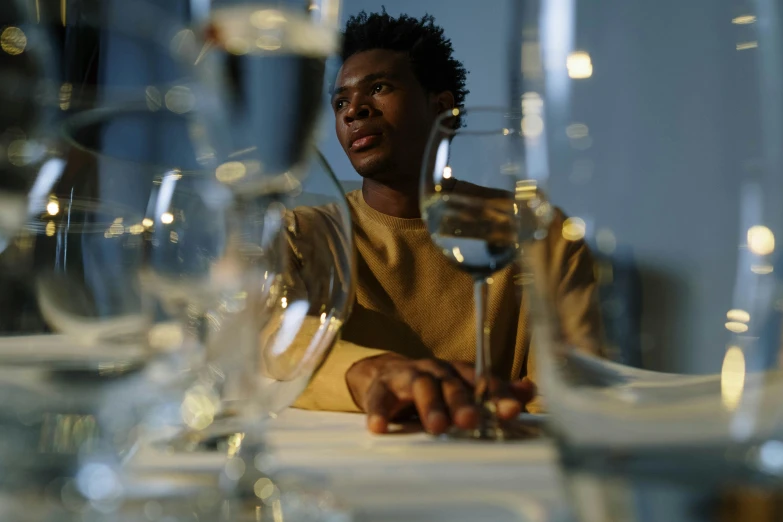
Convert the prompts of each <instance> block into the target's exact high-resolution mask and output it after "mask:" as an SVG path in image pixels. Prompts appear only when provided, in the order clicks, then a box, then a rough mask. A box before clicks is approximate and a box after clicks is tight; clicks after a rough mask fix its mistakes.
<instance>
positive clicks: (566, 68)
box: [511, 0, 783, 521]
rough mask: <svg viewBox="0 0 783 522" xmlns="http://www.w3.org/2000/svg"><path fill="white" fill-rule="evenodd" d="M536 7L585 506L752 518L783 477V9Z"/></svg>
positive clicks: (553, 238)
mask: <svg viewBox="0 0 783 522" xmlns="http://www.w3.org/2000/svg"><path fill="white" fill-rule="evenodd" d="M705 5H706V4H705ZM515 6H516V9H517V13H516V15H515V17H514V21H513V24H514V32H513V35H514V39H515V40H514V41H515V42H516V43H515V45H516V47H515V49H514V52H515V53H516V57H517V58H520V60H519V61H516V60H515V61H514V63H521V64H522V67H521V69H520V68H516V67H515V68H514V69H513V70H512V78H511V85H512V94H513V96H514V99H515V103H516V104H520V105H521V107H522V110H523V113H524V115H523V119H527V122H528V125H523V127H522V128H523V131H524V137H525V142H526V143H525V147H526V172H527V173H528V175H529V177H531V178H534V180H535V181H536V183H537V186H538V187H539V188H545V189H546V190H547V193H548V195H549V196H550V200H551V202H552V203H553V204H556V205H558V206H559V207H560V208H562V209H563V211H564V212H565V214H566V216H564V217H563V218H562V219H560V220H559V221H556V222H555V225H554V226H555V228H552V229H550V236H549V237H548V238H547V239H546V240H544V241H540V242H538V243H537V244H531V245H527V246H526V247H525V248H524V249H523V250H524V251H525V254H526V255H525V256H524V257H525V259H526V263H527V265H528V269H529V274H528V275H529V276H530V277H529V278H528V279H527V281H529V282H530V284H529V285H528V286H527V287H526V291H527V294H528V296H529V297H530V298H531V302H532V303H533V304H534V314H533V315H534V319H535V322H536V334H535V337H536V341H537V350H536V352H535V354H536V362H537V366H538V375H539V382H538V384H539V386H540V389H541V391H542V395H543V401H544V404H545V406H546V408H547V410H548V411H549V412H550V414H551V416H550V424H551V429H552V432H553V433H554V434H555V436H556V440H557V442H558V446H559V448H560V450H561V461H562V464H563V466H564V469H565V477H566V484H567V486H568V490H569V493H570V494H571V498H572V506H573V507H574V510H575V511H576V512H577V514H578V516H579V517H580V519H582V520H585V521H587V520H599V519H605V520H615V519H617V520H670V519H673V518H676V519H678V520H697V519H698V520H713V519H714V520H717V519H720V518H721V517H722V516H727V517H729V518H731V517H736V518H737V519H741V518H743V517H744V516H750V517H752V516H753V515H751V514H749V513H745V512H744V511H743V509H745V508H750V509H753V506H754V505H755V506H756V508H759V506H760V504H764V505H767V506H771V504H772V498H774V497H775V495H776V494H778V493H775V492H776V491H777V492H779V488H780V477H781V473H780V472H781V467H780V465H779V461H777V460H775V459H776V458H778V457H779V456H780V452H779V451H778V450H779V448H780V439H781V430H780V427H781V425H780V419H781V408H780V405H779V400H778V397H779V386H780V373H779V364H780V357H779V353H780V347H781V339H782V338H781V335H782V334H783V330H781V326H780V325H781V323H780V303H779V299H780V295H781V294H780V288H781V287H780V279H779V270H780V255H779V252H778V250H779V248H778V247H777V245H776V241H775V240H776V238H777V237H778V236H779V234H780V233H781V230H782V227H783V215H782V214H781V212H780V205H779V202H778V195H779V194H780V191H781V186H782V185H783V176H781V174H780V172H781V166H782V165H783V164H782V162H783V159H782V157H781V154H780V147H779V146H778V143H780V141H781V139H783V128H782V127H781V123H780V122H781V121H782V120H781V118H780V116H781V114H783V112H781V111H782V110H783V109H782V108H783V91H781V90H780V89H779V88H778V87H777V86H778V85H780V84H781V82H782V81H783V73H781V68H780V65H779V64H780V63H781V53H782V52H783V51H781V49H782V48H781V45H780V43H781V40H780V34H781V28H783V19H782V18H781V12H780V9H779V5H778V4H777V3H776V2H774V1H767V0H758V1H754V2H750V3H737V2H731V1H721V2H712V3H710V6H709V7H710V12H709V13H708V14H704V16H701V15H700V16H698V17H697V19H698V20H697V19H696V18H692V17H691V14H692V13H694V12H695V11H694V10H699V9H700V8H701V7H702V6H699V5H698V3H696V4H688V5H684V4H679V3H674V2H671V3H670V2H663V3H656V4H655V5H652V4H650V5H649V6H646V7H642V6H639V5H636V6H630V5H628V4H626V3H623V2H609V3H607V4H602V6H601V7H600V8H596V7H595V6H587V5H581V4H580V5H577V3H576V2H571V1H566V2H561V3H559V4H558V6H557V7H555V6H554V4H551V3H550V4H547V3H543V2H535V1H529V2H528V1H521V2H517V3H515ZM596 15H597V16H596ZM663 18H666V21H665V22H664V21H663ZM685 20H691V21H694V23H690V22H685ZM669 22H671V23H669ZM664 26H665V27H666V36H662V35H663V33H661V32H660V30H661V28H662V27H664ZM553 234H554V235H553ZM557 241H559V242H561V243H562V242H565V244H567V245H570V246H569V247H568V248H567V252H568V255H567V256H566V258H565V259H564V260H563V261H562V265H563V268H564V269H565V268H566V267H568V270H567V271H561V272H560V276H561V279H560V280H559V284H558V285H557V286H555V285H553V284H551V283H552V280H551V274H553V273H555V272H556V271H558V270H559V266H560V264H558V265H557V266H551V265H552V263H553V262H555V261H554V260H553V259H552V258H551V257H547V256H546V255H543V256H542V255H540V254H542V253H544V254H545V253H546V251H547V249H548V248H549V246H551V245H552V244H554V243H555V242H557ZM590 318H593V319H595V318H599V319H600V323H601V324H600V325H599V326H600V328H595V327H590V326H588V325H587V323H588V322H591V319H590ZM596 348H598V350H600V352H602V353H603V354H605V355H606V356H607V357H609V358H613V359H614V360H615V361H616V362H608V361H606V360H602V359H599V358H597V357H595V356H593V355H590V354H591V353H595V352H596ZM621 363H625V364H621ZM633 366H636V367H633ZM743 492H745V493H747V495H746V496H744V497H743V494H744V493H743ZM752 498H755V499H756V500H755V501H753V500H752ZM778 498H779V497H778ZM588 499H589V501H588ZM765 503H766V504H765ZM771 513H772V512H771ZM770 516H771V517H773V518H775V517H778V516H779V511H777V512H775V514H774V515H772V514H771V515H770Z"/></svg>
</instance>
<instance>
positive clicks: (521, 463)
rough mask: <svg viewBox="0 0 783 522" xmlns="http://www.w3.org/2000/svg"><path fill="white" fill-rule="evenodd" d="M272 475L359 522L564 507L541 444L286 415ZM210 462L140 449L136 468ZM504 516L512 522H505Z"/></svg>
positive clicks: (218, 462) (555, 511)
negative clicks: (299, 482) (386, 431)
mask: <svg viewBox="0 0 783 522" xmlns="http://www.w3.org/2000/svg"><path fill="white" fill-rule="evenodd" d="M267 438H268V441H269V443H270V446H271V449H272V452H273V455H274V456H273V460H274V464H275V465H276V466H277V467H278V468H283V469H289V470H295V471H301V472H304V473H305V474H307V473H311V474H317V475H319V476H322V477H324V478H325V479H326V481H327V483H328V484H329V488H330V489H331V491H332V492H333V493H334V494H335V495H337V496H338V498H340V499H342V500H344V501H345V503H346V504H347V505H349V506H350V507H352V508H354V509H356V510H357V512H359V513H361V514H362V516H361V517H359V518H360V520H362V521H365V520H373V521H375V520H377V521H381V520H382V521H385V520H418V519H422V520H424V519H432V517H433V515H437V517H436V518H435V520H440V519H442V520H449V521H456V520H462V519H463V518H464V519H465V520H468V519H472V520H483V521H486V522H492V520H497V521H505V520H529V521H531V522H539V521H541V522H543V521H550V520H560V519H561V518H562V516H563V511H564V509H565V508H564V504H563V493H562V487H561V483H560V476H559V473H558V470H557V466H556V455H555V449H554V447H553V446H552V444H551V443H550V442H549V441H547V440H543V439H542V440H531V441H525V442H516V443H510V444H491V443H473V442H453V441H444V440H440V439H435V438H433V437H431V436H429V435H427V434H425V433H413V434H391V435H372V434H370V433H368V432H367V431H366V429H365V419H364V416H362V415H354V414H346V413H330V412H310V411H302V410H293V409H291V410H287V411H285V412H284V413H283V414H281V415H280V416H279V417H278V418H276V419H273V420H271V421H270V422H269V427H268V432H267ZM222 462H223V461H222V458H221V457H219V456H216V455H203V454H201V455H199V454H195V455H188V456H187V457H186V458H183V457H181V456H172V455H165V454H162V453H160V452H156V450H153V449H151V448H146V449H144V450H142V451H140V452H139V454H138V455H137V456H136V458H135V463H136V465H138V466H141V467H142V468H145V469H154V468H156V467H160V468H167V467H169V466H172V467H175V468H177V469H179V470H182V469H183V468H187V469H191V470H193V471H197V470H204V471H209V470H210V469H214V470H217V469H219V468H220V467H221V466H222ZM512 513H513V516H512Z"/></svg>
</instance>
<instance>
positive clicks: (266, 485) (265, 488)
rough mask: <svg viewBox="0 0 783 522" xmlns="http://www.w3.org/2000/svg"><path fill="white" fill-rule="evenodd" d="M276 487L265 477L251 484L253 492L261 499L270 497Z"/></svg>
mask: <svg viewBox="0 0 783 522" xmlns="http://www.w3.org/2000/svg"><path fill="white" fill-rule="evenodd" d="M276 489H277V486H275V484H274V482H272V481H271V480H270V479H268V478H266V477H263V478H260V479H258V480H257V481H256V483H255V484H254V485H253V492H254V493H255V494H256V496H257V497H258V498H260V499H261V500H267V499H268V498H270V497H271V496H272V495H274V494H275V490H276Z"/></svg>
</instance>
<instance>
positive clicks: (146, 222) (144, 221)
mask: <svg viewBox="0 0 783 522" xmlns="http://www.w3.org/2000/svg"><path fill="white" fill-rule="evenodd" d="M171 217H172V221H173V219H174V216H171ZM141 224H142V225H143V226H144V228H150V227H151V226H152V225H153V224H154V223H153V221H152V220H151V219H150V218H144V219H142V220H141Z"/></svg>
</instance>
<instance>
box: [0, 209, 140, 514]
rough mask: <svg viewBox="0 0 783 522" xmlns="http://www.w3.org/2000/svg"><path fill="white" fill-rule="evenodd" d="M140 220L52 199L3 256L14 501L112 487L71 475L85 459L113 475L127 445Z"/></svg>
mask: <svg viewBox="0 0 783 522" xmlns="http://www.w3.org/2000/svg"><path fill="white" fill-rule="evenodd" d="M140 224H141V215H140V214H136V213H134V212H133V211H132V210H128V209H125V208H123V207H122V206H120V205H117V204H113V203H106V202H101V201H97V200H76V199H74V200H67V201H66V200H61V201H58V202H57V204H56V205H55V204H50V205H48V207H47V209H46V210H44V211H43V212H41V213H40V214H39V215H38V216H36V217H34V218H33V219H32V220H31V221H29V222H28V224H27V225H25V226H24V227H23V228H22V230H21V231H20V233H19V234H18V235H17V236H16V237H15V238H14V239H13V240H12V241H11V242H10V243H9V246H8V247H7V248H6V250H5V251H4V252H3V253H2V254H0V266H1V267H2V270H0V272H1V273H2V286H3V288H4V293H3V297H2V298H3V300H4V301H7V302H6V303H4V305H8V306H4V310H5V313H4V314H3V319H2V334H3V335H2V337H1V338H0V388H2V390H3V396H4V406H3V408H2V409H0V419H1V420H0V425H1V428H2V430H1V433H2V442H3V444H0V457H2V461H3V465H4V469H5V470H6V471H5V472H4V473H3V474H2V478H0V491H2V492H5V493H11V494H13V495H14V496H15V498H16V500H24V499H26V500H28V501H30V502H31V505H35V504H36V503H37V502H39V501H40V500H41V499H42V498H44V497H42V496H38V497H36V495H45V494H47V493H46V492H47V489H46V488H49V487H52V488H55V489H57V490H58V491H59V490H60V489H62V488H65V489H68V491H70V495H71V497H72V498H73V499H77V498H79V499H80V500H79V502H81V503H82V505H87V504H88V503H89V502H90V501H91V500H95V501H106V500H116V498H117V497H119V495H120V492H119V490H117V489H111V488H108V489H104V490H102V491H103V493H105V494H106V496H105V497H101V498H98V496H95V497H91V496H90V495H91V493H90V492H89V491H86V490H84V489H80V486H79V484H78V483H77V482H78V481H76V477H77V475H78V471H79V470H82V469H84V468H83V466H88V465H90V464H89V463H91V464H92V465H94V466H99V467H100V468H101V469H102V470H103V471H104V472H105V473H104V475H103V476H104V478H105V480H107V481H111V480H118V478H117V474H116V473H117V472H116V466H117V465H118V463H119V459H120V458H121V456H122V455H124V454H126V453H127V452H128V451H129V450H130V449H131V447H132V445H133V443H134V442H135V438H134V429H133V428H134V426H135V423H136V421H137V418H136V417H135V408H136V407H137V406H139V405H140V403H141V402H142V399H143V397H144V396H145V394H144V393H143V392H142V393H139V392H140V390H142V389H143V387H141V386H140V380H141V379H140V375H141V370H142V369H143V368H144V367H145V365H146V363H147V361H148V360H149V358H150V352H149V351H148V345H147V331H148V325H149V321H148V320H147V318H146V317H145V314H144V310H143V306H142V300H141V294H140V289H139V284H138V283H139V282H138V271H139V269H140V267H141V260H142V256H141V254H142V248H141V247H142V237H141V235H140V234H139V233H138V232H139V226H140ZM120 397H123V398H122V400H120ZM66 486H67V487H66ZM69 488H70V489H69ZM51 491H54V490H51ZM16 494H18V497H16ZM28 495H29V496H28ZM99 496H100V495H99ZM108 497H112V498H111V499H109V498H108ZM36 499H37V500H36ZM54 502H55V504H54V505H57V506H59V507H60V508H65V509H67V506H64V505H63V504H62V503H60V502H59V500H57V501H54ZM53 509H54V508H53Z"/></svg>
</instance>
